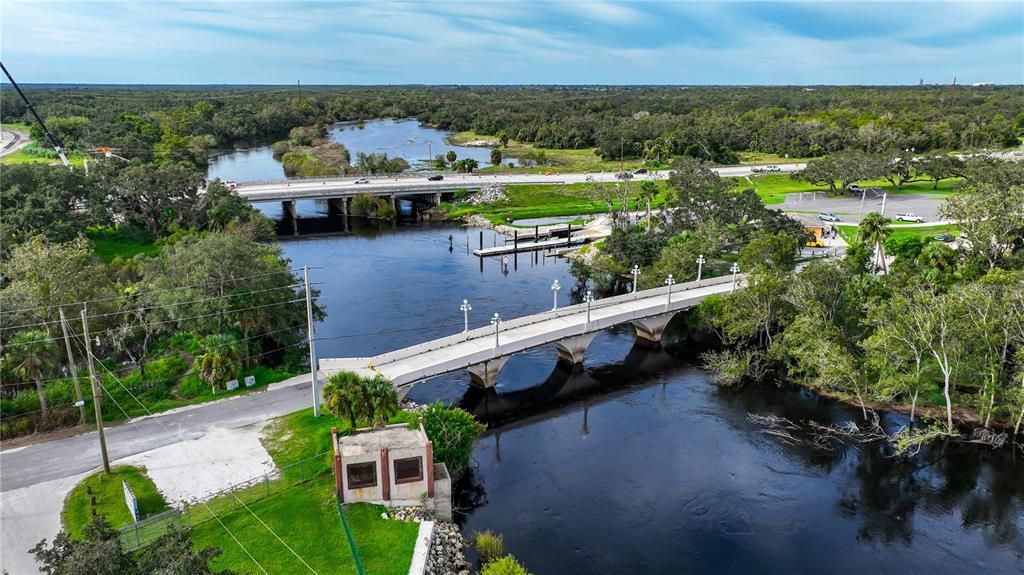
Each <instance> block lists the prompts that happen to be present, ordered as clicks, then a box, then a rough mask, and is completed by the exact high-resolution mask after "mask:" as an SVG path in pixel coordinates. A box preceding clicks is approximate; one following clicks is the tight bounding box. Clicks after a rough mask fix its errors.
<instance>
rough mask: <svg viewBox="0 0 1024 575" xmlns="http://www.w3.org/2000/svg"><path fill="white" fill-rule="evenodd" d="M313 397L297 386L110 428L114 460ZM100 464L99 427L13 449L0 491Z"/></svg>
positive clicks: (273, 413)
mask: <svg viewBox="0 0 1024 575" xmlns="http://www.w3.org/2000/svg"><path fill="white" fill-rule="evenodd" d="M311 397H312V396H311V393H310V389H309V385H308V384H306V385H303V384H296V385H290V386H287V387H280V388H275V389H270V390H267V391H263V392H257V393H252V394H248V395H242V396H237V397H234V398H231V399H226V400H223V401H216V402H212V403H206V404H201V405H197V406H190V407H187V408H183V409H181V410H177V411H172V412H168V413H164V414H159V415H155V416H152V417H147V418H141V419H137V420H135V421H134V422H129V423H122V424H120V425H117V426H115V427H111V428H108V429H107V430H106V438H107V450H108V454H109V457H110V461H111V462H112V463H113V462H115V461H117V460H119V459H122V458H125V457H129V456H131V455H135V454H138V453H143V452H145V451H149V450H152V449H156V448H158V447H163V446H165V445H169V444H172V443H177V442H180V441H189V440H191V439H195V438H197V437H200V436H202V435H203V434H205V433H207V432H209V431H210V430H211V429H214V428H236V427H244V426H246V425H251V424H253V423H258V422H263V421H266V420H268V419H270V418H272V417H277V416H279V415H284V414H286V413H291V412H293V411H298V410H300V409H303V408H305V407H308V406H309V405H312V403H311V399H310V398H311ZM107 408H108V409H111V408H113V406H112V405H108V406H107ZM99 466H100V448H99V440H98V438H97V434H96V432H95V431H93V432H91V433H85V434H82V435H75V436H73V437H68V438H64V439H58V440H54V441H47V442H45V443H36V444H33V445H28V446H25V447H19V448H14V449H9V450H6V451H3V452H0V492H8V491H11V490H15V489H19V488H23V487H28V486H30V485H34V484H38V483H43V482H47V481H52V480H55V479H60V478H64V477H69V476H73V475H79V474H81V473H84V472H88V471H92V470H94V469H97V468H98V467H99Z"/></svg>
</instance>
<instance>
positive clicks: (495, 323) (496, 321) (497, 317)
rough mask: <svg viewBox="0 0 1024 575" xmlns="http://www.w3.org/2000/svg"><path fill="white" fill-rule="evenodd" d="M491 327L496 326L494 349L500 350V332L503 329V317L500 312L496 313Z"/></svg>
mask: <svg viewBox="0 0 1024 575" xmlns="http://www.w3.org/2000/svg"><path fill="white" fill-rule="evenodd" d="M491 325H493V326H494V349H498V330H499V329H500V328H501V315H499V314H498V312H494V317H492V318H491Z"/></svg>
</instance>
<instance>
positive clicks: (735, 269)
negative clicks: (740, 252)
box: [729, 262, 740, 291]
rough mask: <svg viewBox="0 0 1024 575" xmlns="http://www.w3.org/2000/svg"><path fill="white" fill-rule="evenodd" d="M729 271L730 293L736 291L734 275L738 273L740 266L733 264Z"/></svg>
mask: <svg viewBox="0 0 1024 575" xmlns="http://www.w3.org/2000/svg"><path fill="white" fill-rule="evenodd" d="M729 271H731V272H732V291H736V274H738V273H740V264H738V263H736V262H733V264H732V267H731V268H729Z"/></svg>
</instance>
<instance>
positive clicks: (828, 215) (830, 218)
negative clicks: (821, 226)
mask: <svg viewBox="0 0 1024 575" xmlns="http://www.w3.org/2000/svg"><path fill="white" fill-rule="evenodd" d="M818 219H819V220H821V221H823V222H838V221H839V216H837V215H835V214H833V213H832V212H821V213H819V214H818Z"/></svg>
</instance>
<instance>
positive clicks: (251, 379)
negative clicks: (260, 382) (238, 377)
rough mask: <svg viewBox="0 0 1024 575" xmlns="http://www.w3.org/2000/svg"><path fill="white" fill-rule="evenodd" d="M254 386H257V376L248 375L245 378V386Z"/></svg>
mask: <svg viewBox="0 0 1024 575" xmlns="http://www.w3.org/2000/svg"><path fill="white" fill-rule="evenodd" d="M254 385H256V376H255V375H247V376H245V386H246V387H252V386H254Z"/></svg>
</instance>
